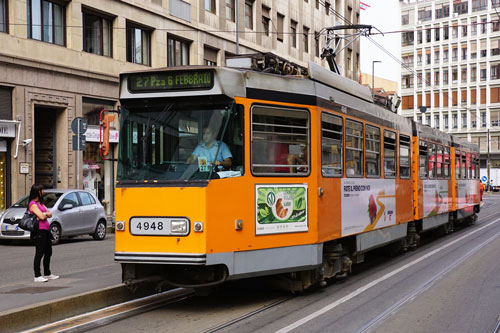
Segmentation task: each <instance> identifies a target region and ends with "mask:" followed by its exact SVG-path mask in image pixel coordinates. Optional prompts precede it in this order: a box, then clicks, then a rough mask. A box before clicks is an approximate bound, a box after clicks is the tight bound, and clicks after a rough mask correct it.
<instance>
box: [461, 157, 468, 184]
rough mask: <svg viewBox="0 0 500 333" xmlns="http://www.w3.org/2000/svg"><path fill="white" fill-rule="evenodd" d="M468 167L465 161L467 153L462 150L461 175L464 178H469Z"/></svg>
mask: <svg viewBox="0 0 500 333" xmlns="http://www.w3.org/2000/svg"><path fill="white" fill-rule="evenodd" d="M466 171H467V169H466V163H465V153H463V152H462V163H461V165H460V175H461V176H462V177H461V178H462V179H467V172H466Z"/></svg>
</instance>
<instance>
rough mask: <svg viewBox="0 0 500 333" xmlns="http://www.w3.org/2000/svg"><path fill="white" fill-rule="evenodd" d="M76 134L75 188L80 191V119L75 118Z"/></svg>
mask: <svg viewBox="0 0 500 333" xmlns="http://www.w3.org/2000/svg"><path fill="white" fill-rule="evenodd" d="M77 124H78V126H77V133H76V188H77V189H78V190H79V189H80V119H79V118H77Z"/></svg>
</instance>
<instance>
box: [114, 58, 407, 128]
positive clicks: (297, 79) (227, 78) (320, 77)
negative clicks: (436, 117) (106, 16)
mask: <svg viewBox="0 0 500 333" xmlns="http://www.w3.org/2000/svg"><path fill="white" fill-rule="evenodd" d="M196 70H213V71H215V75H214V85H213V87H212V88H211V89H204V90H192V89H191V90H185V91H166V90H165V91H158V92H155V93H154V97H155V98H161V97H188V96H206V95H226V96H229V97H231V98H234V97H246V98H251V99H261V100H271V101H278V102H289V103H295V104H304V105H317V106H319V107H321V108H325V110H326V109H328V110H333V111H338V112H341V113H344V114H347V115H350V116H353V117H356V118H360V119H363V120H365V121H370V122H373V123H376V124H380V125H382V126H385V127H389V128H394V129H396V130H399V131H402V132H404V133H408V134H411V132H412V124H411V122H412V121H411V120H410V119H409V118H406V117H402V116H400V115H397V114H395V113H393V112H391V111H389V110H387V109H384V108H383V107H381V106H378V105H376V104H374V103H373V100H372V98H371V93H370V89H369V88H368V87H365V86H362V85H360V84H358V83H357V82H355V81H352V80H350V79H347V78H344V77H342V76H340V75H338V74H335V73H333V72H331V71H329V70H327V69H325V68H323V67H322V66H319V65H317V64H315V63H312V62H310V63H309V70H308V76H303V75H301V76H285V75H278V74H270V73H264V72H259V71H254V70H250V69H238V68H229V67H213V66H182V67H168V68H155V69H149V70H146V71H135V72H127V73H122V74H121V75H120V82H121V87H120V98H121V99H124V100H126V99H136V98H152V97H153V96H152V93H151V92H131V91H129V89H128V77H129V76H130V75H131V74H139V73H151V74H154V73H167V72H175V71H179V72H189V71H196Z"/></svg>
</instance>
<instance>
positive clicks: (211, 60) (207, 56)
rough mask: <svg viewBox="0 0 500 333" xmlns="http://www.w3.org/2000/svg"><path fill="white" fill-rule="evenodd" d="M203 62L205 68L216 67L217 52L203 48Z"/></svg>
mask: <svg viewBox="0 0 500 333" xmlns="http://www.w3.org/2000/svg"><path fill="white" fill-rule="evenodd" d="M203 61H204V62H205V65H207V66H217V50H216V49H212V48H210V47H206V46H205V49H204V54H203Z"/></svg>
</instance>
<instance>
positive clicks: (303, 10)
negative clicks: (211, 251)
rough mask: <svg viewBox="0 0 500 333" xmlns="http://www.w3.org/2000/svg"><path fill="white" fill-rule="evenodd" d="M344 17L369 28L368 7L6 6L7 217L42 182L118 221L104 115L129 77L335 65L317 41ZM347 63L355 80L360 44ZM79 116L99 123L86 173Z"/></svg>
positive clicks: (89, 137) (2, 201)
mask: <svg viewBox="0 0 500 333" xmlns="http://www.w3.org/2000/svg"><path fill="white" fill-rule="evenodd" d="M343 19H346V20H348V21H350V22H352V23H354V24H356V23H359V2H358V1H354V0H321V1H320V0H293V1H287V0H237V3H236V2H235V0H133V1H131V0H123V1H121V0H85V1H82V0H0V45H1V47H0V182H1V185H0V187H1V188H0V211H1V210H3V209H5V208H6V207H7V206H9V205H10V204H12V203H13V202H14V201H16V200H18V199H19V198H20V197H22V196H23V195H25V194H27V193H28V192H29V188H30V186H31V184H33V183H35V182H36V183H43V184H45V185H46V186H47V187H53V188H76V187H79V188H85V189H88V190H90V191H93V192H94V193H96V195H97V196H98V197H99V199H100V200H105V202H108V203H109V204H108V205H107V212H108V214H111V213H112V211H113V184H114V181H113V179H114V175H115V174H116V172H115V165H116V163H113V162H111V161H103V160H102V159H101V158H100V157H99V112H100V110H101V109H113V108H116V107H117V105H118V75H119V73H120V72H123V71H131V70H144V69H147V68H151V67H154V68H158V67H166V66H183V65H202V64H208V65H219V66H220V65H224V64H225V59H226V57H227V56H228V55H235V54H245V53H255V52H273V53H275V54H277V55H278V56H280V57H282V58H286V59H289V60H290V61H292V62H294V63H297V64H299V65H303V66H307V62H308V61H314V62H317V63H320V64H322V65H324V66H327V64H326V62H325V61H324V60H323V61H322V60H321V59H320V57H319V55H320V52H321V48H322V47H323V45H324V40H323V38H319V39H316V38H315V33H317V32H320V31H321V29H322V28H324V27H331V26H334V25H337V24H345V23H344V20H343ZM337 61H338V63H339V67H340V68H341V69H342V71H343V73H344V75H345V76H347V77H350V78H352V79H357V78H358V77H359V44H357V43H354V44H352V45H350V46H349V48H347V49H346V50H345V51H344V52H343V53H342V54H341V55H340V56H339V58H338V59H337ZM76 117H82V118H84V119H85V120H86V122H87V123H88V125H89V126H88V127H89V128H88V131H87V133H86V147H85V151H84V152H80V154H81V155H80V161H82V162H81V164H80V165H79V168H78V166H77V155H76V154H77V152H75V151H74V150H73V147H72V136H73V133H72V130H71V122H72V121H73V120H74V119H75V118H76ZM113 126H114V129H113V131H112V133H111V142H112V149H111V154H110V156H109V157H110V158H112V159H113V158H116V157H117V147H116V143H117V140H118V136H117V133H118V130H119V128H118V120H117V121H115V122H114V124H113ZM77 179H80V180H81V181H80V184H77Z"/></svg>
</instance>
